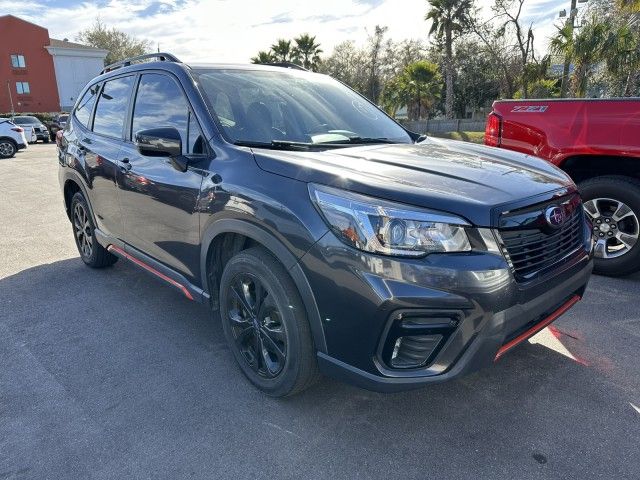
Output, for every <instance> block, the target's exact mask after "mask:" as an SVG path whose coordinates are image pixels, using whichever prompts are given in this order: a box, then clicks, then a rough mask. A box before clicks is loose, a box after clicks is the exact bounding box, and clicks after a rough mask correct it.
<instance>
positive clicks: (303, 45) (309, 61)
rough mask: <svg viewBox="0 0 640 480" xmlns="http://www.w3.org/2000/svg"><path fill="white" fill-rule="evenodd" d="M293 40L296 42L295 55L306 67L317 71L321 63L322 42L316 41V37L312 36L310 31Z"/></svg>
mask: <svg viewBox="0 0 640 480" xmlns="http://www.w3.org/2000/svg"><path fill="white" fill-rule="evenodd" d="M293 41H294V42H295V43H296V46H295V48H294V52H295V54H294V56H295V57H296V59H297V60H298V61H299V62H300V63H301V64H302V66H303V67H304V68H307V69H309V70H313V71H316V70H317V69H318V66H319V64H320V54H321V53H322V50H321V49H320V44H319V43H316V37H315V36H314V37H312V36H311V35H309V34H308V33H304V34H302V35H300V36H299V37H297V38H294V39H293Z"/></svg>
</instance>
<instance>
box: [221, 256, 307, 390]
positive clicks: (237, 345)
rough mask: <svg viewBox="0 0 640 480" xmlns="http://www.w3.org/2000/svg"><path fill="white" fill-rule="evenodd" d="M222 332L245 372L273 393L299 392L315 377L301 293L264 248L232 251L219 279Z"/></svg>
mask: <svg viewBox="0 0 640 480" xmlns="http://www.w3.org/2000/svg"><path fill="white" fill-rule="evenodd" d="M220 316H221V318H222V326H223V330H224V334H225V337H226V339H227V342H228V344H229V347H230V348H231V351H232V352H233V355H234V357H235V359H236V361H237V362H238V365H239V366H240V369H241V370H242V372H243V373H244V375H245V376H246V377H247V378H248V379H249V380H250V381H251V383H253V384H254V385H255V386H256V387H258V388H259V389H260V390H262V391H263V392H265V393H266V394H268V395H271V396H274V397H284V396H288V395H293V394H295V393H298V392H301V391H302V390H304V389H306V388H308V387H309V386H311V385H312V384H313V383H314V382H315V380H316V378H317V365H316V358H315V350H314V347H313V342H312V339H311V332H310V328H309V323H308V321H307V317H306V313H305V310H304V307H303V305H302V301H301V299H300V295H299V294H298V291H297V289H296V287H295V285H294V284H293V281H292V280H291V278H290V277H289V275H288V273H287V271H286V270H285V269H284V267H283V266H282V265H281V264H280V263H279V262H278V261H277V260H276V259H275V258H274V257H273V256H272V255H271V254H270V253H269V252H268V251H266V250H264V249H263V248H259V247H258V248H251V249H248V250H244V251H242V252H240V253H238V254H237V255H236V256H234V257H233V258H232V259H231V260H229V262H228V263H227V265H226V266H225V268H224V272H223V274H222V278H221V279H220Z"/></svg>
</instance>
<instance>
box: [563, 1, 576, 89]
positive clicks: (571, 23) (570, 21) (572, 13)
mask: <svg viewBox="0 0 640 480" xmlns="http://www.w3.org/2000/svg"><path fill="white" fill-rule="evenodd" d="M577 12H578V5H577V2H576V0H571V10H569V17H568V18H567V24H566V26H567V27H568V30H569V36H568V41H569V39H570V41H573V29H574V28H575V27H576V23H575V22H576V13H577ZM570 67H571V58H570V57H569V55H567V54H565V56H564V66H563V68H562V83H561V84H560V98H565V97H566V96H567V90H568V89H569V68H570Z"/></svg>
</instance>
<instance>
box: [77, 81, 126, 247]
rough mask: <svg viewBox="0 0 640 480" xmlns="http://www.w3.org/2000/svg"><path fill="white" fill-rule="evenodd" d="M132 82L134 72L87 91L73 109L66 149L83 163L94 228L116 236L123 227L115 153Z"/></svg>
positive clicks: (121, 139) (120, 143) (121, 137)
mask: <svg viewBox="0 0 640 480" xmlns="http://www.w3.org/2000/svg"><path fill="white" fill-rule="evenodd" d="M134 81H135V76H134V75H127V76H122V77H117V78H114V79H110V80H107V81H106V82H104V84H96V85H94V86H92V87H91V88H90V89H89V90H87V92H86V94H85V95H84V96H83V98H82V99H81V100H80V102H79V103H78V106H77V107H76V110H75V111H74V117H75V120H76V121H77V123H78V124H79V125H78V124H76V126H77V127H78V128H75V129H74V131H73V133H74V135H73V137H75V138H73V140H72V142H71V144H70V148H69V153H70V154H72V155H74V156H75V157H76V158H78V160H79V161H80V162H81V163H83V164H84V170H85V172H86V175H87V178H86V180H87V184H88V186H89V189H90V190H91V192H90V195H89V196H90V198H89V201H90V203H91V207H92V209H93V213H94V216H95V217H96V223H97V227H98V228H99V229H100V230H102V231H103V232H104V233H106V234H107V235H110V236H113V237H116V238H121V237H122V234H123V227H124V225H123V222H122V215H121V212H120V206H119V204H118V200H117V186H116V179H117V174H118V172H119V168H120V165H119V156H118V155H119V152H120V150H121V149H122V146H123V144H124V127H125V123H126V122H125V119H126V117H127V112H128V107H129V102H130V98H131V92H132V90H133V85H134ZM94 110H95V116H94V115H93V112H94Z"/></svg>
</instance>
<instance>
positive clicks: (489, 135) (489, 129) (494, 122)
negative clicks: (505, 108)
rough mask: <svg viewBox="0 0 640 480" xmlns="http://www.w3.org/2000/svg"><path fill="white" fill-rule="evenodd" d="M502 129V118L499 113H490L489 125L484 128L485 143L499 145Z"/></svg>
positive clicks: (493, 145) (491, 145) (492, 145)
mask: <svg viewBox="0 0 640 480" xmlns="http://www.w3.org/2000/svg"><path fill="white" fill-rule="evenodd" d="M501 130H502V119H501V118H500V116H499V115H497V114H495V113H490V114H489V116H488V117H487V126H486V127H485V130H484V144H485V145H489V146H490V147H499V146H500V134H501Z"/></svg>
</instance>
